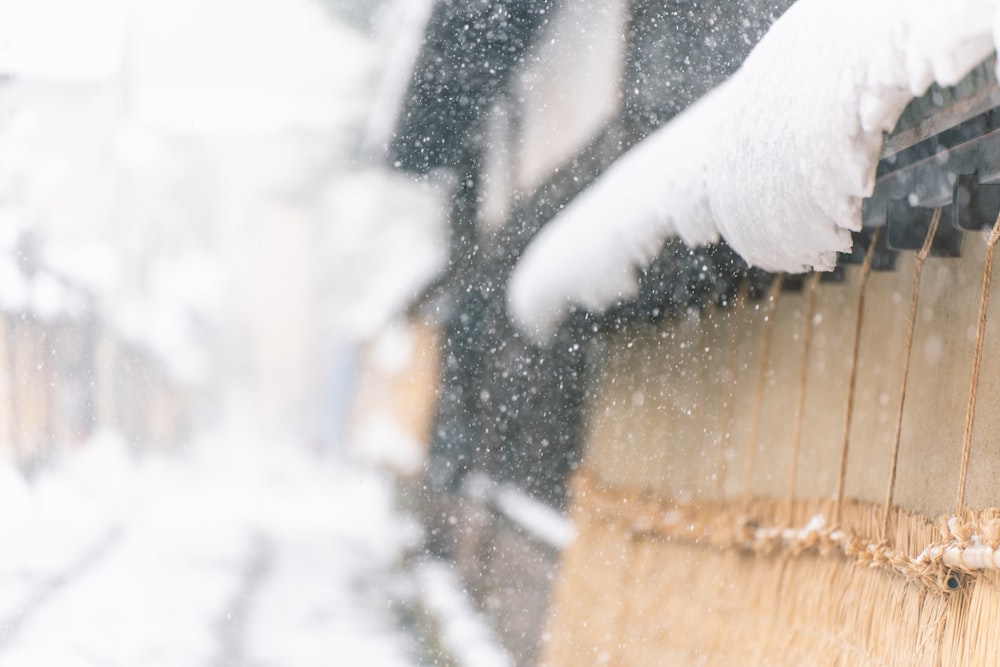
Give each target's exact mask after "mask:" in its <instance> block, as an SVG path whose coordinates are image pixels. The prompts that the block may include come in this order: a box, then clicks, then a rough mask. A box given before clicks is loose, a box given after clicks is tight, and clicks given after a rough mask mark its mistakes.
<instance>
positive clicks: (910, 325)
mask: <svg viewBox="0 0 1000 667" xmlns="http://www.w3.org/2000/svg"><path fill="white" fill-rule="evenodd" d="M940 222H941V209H936V210H935V211H934V215H933V216H932V217H931V224H930V227H928V228H927V235H926V236H925V237H924V244H923V245H922V246H921V247H920V252H918V253H917V260H916V263H915V264H914V267H913V293H912V294H911V296H910V317H909V321H908V322H907V325H906V345H905V346H904V347H903V379H902V382H901V383H900V387H899V403H898V405H897V410H896V430H895V433H894V435H893V440H892V463H891V464H890V467H889V483H888V488H887V489H886V492H885V510H884V512H883V513H882V539H883V540H885V539H888V537H889V515H890V513H891V511H892V497H893V494H894V493H895V490H896V465H897V463H898V462H899V442H900V438H901V436H902V432H903V406H904V405H905V403H906V380H907V378H908V377H909V374H910V351H911V350H912V349H913V330H914V329H915V328H916V322H917V302H918V300H919V298H920V273H921V271H923V268H924V262H926V261H927V258H928V257H929V256H930V254H931V244H932V243H933V242H934V236H935V235H936V234H937V228H938V224H939V223H940Z"/></svg>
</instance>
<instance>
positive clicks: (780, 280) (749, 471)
mask: <svg viewBox="0 0 1000 667" xmlns="http://www.w3.org/2000/svg"><path fill="white" fill-rule="evenodd" d="M784 282H785V274H783V273H777V274H775V275H774V278H773V279H772V280H771V287H770V288H769V289H768V290H767V307H766V309H765V310H764V332H763V339H762V340H761V344H760V363H759V365H758V367H757V391H756V393H755V394H754V406H753V418H752V421H751V422H750V439H749V440H748V441H747V458H746V467H745V468H744V469H743V508H744V514H746V513H747V511H748V510H749V508H750V496H751V488H750V487H751V483H752V481H753V469H754V463H755V462H756V459H757V447H758V445H759V441H760V420H761V414H762V413H763V410H764V390H765V388H766V385H767V366H768V363H769V359H770V356H771V335H772V332H773V331H774V309H775V308H776V307H777V305H778V294H780V293H781V286H782V285H783V284H784Z"/></svg>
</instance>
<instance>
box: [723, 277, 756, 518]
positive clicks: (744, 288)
mask: <svg viewBox="0 0 1000 667" xmlns="http://www.w3.org/2000/svg"><path fill="white" fill-rule="evenodd" d="M749 293H750V280H749V279H748V278H747V277H746V276H743V280H742V281H740V286H739V289H738V290H737V292H736V300H735V302H734V303H733V313H732V315H731V318H730V319H731V320H732V331H731V334H730V341H729V358H728V360H727V363H726V390H727V391H726V404H725V407H724V408H723V421H722V423H723V426H724V428H723V431H722V442H721V443H720V447H719V459H718V462H717V463H716V472H715V493H716V496H717V497H718V498H719V499H722V498H723V497H725V485H726V473H727V471H728V469H729V458H728V453H729V444H730V443H731V442H732V439H733V419H734V417H735V415H736V366H737V364H738V363H739V353H738V349H737V347H738V345H739V342H740V333H741V332H742V327H741V326H740V325H741V324H742V322H743V309H744V308H745V307H746V302H747V295H748V294H749Z"/></svg>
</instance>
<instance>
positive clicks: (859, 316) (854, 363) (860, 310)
mask: <svg viewBox="0 0 1000 667" xmlns="http://www.w3.org/2000/svg"><path fill="white" fill-rule="evenodd" d="M881 232H882V228H881V227H879V228H878V229H876V230H875V233H874V234H873V235H872V238H871V242H870V243H869V244H868V250H867V252H865V261H864V262H863V263H862V264H861V278H860V282H859V285H858V305H857V312H856V316H855V320H854V353H853V354H852V355H851V373H850V375H849V376H848V381H847V407H846V409H845V413H844V443H843V446H842V447H841V450H840V476H839V478H838V480H837V495H836V505H835V506H834V512H833V525H834V526H839V525H840V516H841V510H842V509H843V504H844V484H845V482H846V481H847V454H848V450H849V445H850V441H851V422H852V421H853V419H854V389H855V386H856V385H857V381H858V353H859V351H860V350H861V325H862V322H863V321H864V312H865V285H866V284H867V283H868V276H869V274H871V270H872V258H873V257H874V256H875V246H876V245H878V240H879V236H880V235H881Z"/></svg>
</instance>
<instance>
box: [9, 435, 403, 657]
mask: <svg viewBox="0 0 1000 667" xmlns="http://www.w3.org/2000/svg"><path fill="white" fill-rule="evenodd" d="M0 477H2V480H0V489H2V497H0V534H2V535H3V536H4V549H2V550H0V666H2V667H5V666H7V665H10V666H16V667H32V666H51V665H59V666H60V667H74V666H77V665H79V666H81V667H83V666H92V665H100V666H102V667H115V666H117V665H122V666H129V667H134V666H135V665H142V666H143V667H156V666H159V665H163V666H168V665H170V666H177V667H195V666H197V665H212V666H215V665H254V666H260V667H265V666H267V665H274V666H276V667H295V666H303V667H308V666H311V665H356V664H365V665H369V666H371V667H382V666H395V665H414V664H417V660H416V658H415V655H416V649H415V646H416V642H415V640H414V639H413V638H412V637H410V636H408V635H407V633H406V632H405V631H404V630H403V629H402V628H401V626H400V625H399V619H398V617H397V615H396V613H395V612H394V610H393V609H392V608H391V605H390V600H391V596H389V595H388V592H387V586H388V584H387V583H386V582H387V577H388V576H389V573H390V570H391V568H392V567H393V564H394V562H395V561H396V559H397V558H398V557H399V554H400V552H401V550H402V549H403V548H404V547H405V546H406V545H407V544H408V543H409V542H410V541H412V539H413V537H414V533H413V531H414V530H415V528H414V527H413V526H412V525H411V524H409V523H408V522H406V521H404V520H403V519H401V518H400V517H399V516H398V515H396V514H394V512H393V510H392V496H391V493H390V491H389V488H390V487H389V485H388V481H387V480H385V479H384V478H382V477H380V476H379V475H377V474H376V473H374V472H372V471H371V470H369V469H363V468H359V467H357V466H356V465H353V464H350V463H346V462H344V461H343V460H340V459H335V458H329V457H328V458H325V459H318V458H316V457H315V456H313V455H312V454H311V453H310V452H308V451H306V450H305V449H304V448H302V447H300V446H299V445H298V443H295V442H288V441H283V440H281V439H273V438H272V439H267V438H262V437H261V436H259V435H254V434H253V433H252V432H251V431H249V430H243V431H240V430H231V431H229V432H226V433H217V434H214V435H212V436H206V437H203V438H201V439H200V441H198V442H195V443H192V445H191V446H190V447H189V448H187V449H186V450H184V451H183V452H180V453H178V454H177V455H176V456H175V455H171V456H166V455H156V456H149V457H146V458H145V459H143V460H141V461H138V462H137V461H134V460H133V459H132V458H131V457H130V456H129V455H128V454H127V453H126V451H125V448H124V447H123V446H122V445H121V443H120V442H119V441H118V440H117V439H115V438H114V437H103V438H99V439H97V440H95V441H93V442H91V443H89V444H88V445H87V446H86V447H84V448H83V449H82V450H80V451H79V452H75V453H73V454H72V455H71V456H67V457H66V458H65V460H63V461H61V462H59V463H58V464H57V465H56V466H54V467H53V468H51V469H49V470H46V471H43V472H42V473H40V474H39V476H38V477H37V479H36V480H34V481H33V482H32V483H30V484H29V483H27V482H25V481H24V479H23V478H22V477H21V476H20V475H19V474H18V473H16V472H15V471H13V470H11V469H9V468H4V469H2V472H0Z"/></svg>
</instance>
